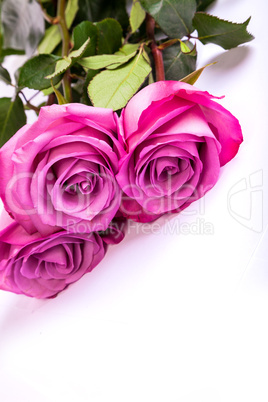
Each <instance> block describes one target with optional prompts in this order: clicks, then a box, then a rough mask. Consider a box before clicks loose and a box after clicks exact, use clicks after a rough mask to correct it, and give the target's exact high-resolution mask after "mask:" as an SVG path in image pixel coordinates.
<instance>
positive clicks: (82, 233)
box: [0, 0, 253, 298]
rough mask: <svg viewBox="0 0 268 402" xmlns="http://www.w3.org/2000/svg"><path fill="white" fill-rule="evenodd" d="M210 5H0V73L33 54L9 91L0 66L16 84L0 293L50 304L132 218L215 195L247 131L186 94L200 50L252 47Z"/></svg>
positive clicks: (4, 124)
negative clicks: (12, 59)
mask: <svg viewBox="0 0 268 402" xmlns="http://www.w3.org/2000/svg"><path fill="white" fill-rule="evenodd" d="M126 3H127V4H126ZM211 3H213V0H189V1H187V2H186V1H184V0H162V1H157V0H140V1H138V0H133V1H132V2H126V1H125V0H113V1H110V2H105V1H95V0H85V1H84V0H68V2H66V1H65V0H39V1H28V0H20V1H16V2H15V1H13V0H11V1H10V0H2V1H1V2H0V7H1V8H0V12H1V27H0V63H2V62H3V63H4V62H5V58H6V57H8V56H9V55H12V54H24V53H26V55H27V56H28V58H27V61H26V62H25V63H24V64H23V65H22V66H21V67H20V68H19V70H18V71H17V74H15V82H14V80H12V79H11V77H10V74H9V72H8V71H7V69H6V68H5V67H4V66H3V65H2V64H0V78H1V79H2V80H3V81H5V82H6V84H8V85H12V86H13V87H14V97H13V98H0V143H1V146H2V148H1V150H0V172H1V173H0V175H1V177H0V196H1V198H2V201H3V204H4V208H5V210H4V211H3V212H2V216H1V232H0V288H1V289H4V290H9V291H12V292H15V293H22V294H25V295H28V296H33V297H37V298H46V297H53V296H55V295H57V294H58V293H59V292H60V291H62V290H63V289H65V288H66V287H67V286H68V285H69V284H71V283H73V282H75V281H77V280H78V279H79V278H81V277H82V276H83V275H84V274H85V273H87V272H90V271H91V270H92V269H93V268H94V267H95V266H96V265H97V264H98V263H99V262H100V261H101V260H102V258H103V257H104V255H105V252H106V250H107V247H108V245H109V244H117V243H119V242H120V241H121V240H122V239H123V237H124V226H125V223H126V221H127V219H132V220H134V221H137V222H152V221H154V220H155V219H157V218H158V217H160V216H163V215H165V214H170V213H178V212H180V211H182V210H183V209H184V208H186V207H187V206H188V205H190V204H191V203H192V202H193V201H195V200H198V199H199V198H200V197H203V196H204V194H205V193H206V192H207V191H208V190H210V189H211V188H212V187H213V186H214V185H215V183H216V182H217V180H218V177H219V171H220V168H221V167H222V166H223V165H225V164H226V163H227V162H229V161H230V160H231V159H232V158H233V157H234V156H235V155H236V153H237V151H238V149H239V146H240V144H241V142H242V132H241V128H240V125H239V122H238V120H237V119H236V118H235V117H234V116H233V115H232V114H231V113H230V112H229V111H227V110H226V109H225V108H223V107H222V106H221V105H220V104H219V103H217V102H216V101H215V100H213V99H215V98H214V97H213V96H212V95H210V94H209V93H207V92H204V91H201V90H199V89H197V88H196V87H195V86H193V84H195V82H196V80H197V79H198V77H199V76H200V74H201V73H202V71H203V69H204V68H205V67H202V68H200V69H199V70H196V59H197V51H196V41H197V40H199V41H201V42H202V43H203V44H206V43H214V44H217V45H220V46H222V47H223V48H224V49H230V48H233V47H235V46H238V45H240V44H242V43H244V42H247V41H250V40H252V39H253V37H252V35H251V34H249V33H248V32H247V25H248V23H249V20H247V21H245V22H244V23H241V24H238V23H232V22H229V21H225V20H222V19H219V18H218V17H216V16H213V15H210V14H208V13H207V12H205V10H206V8H207V7H208V6H209V5H210V4H211ZM24 88H30V89H33V90H36V91H37V92H36V93H39V92H40V91H42V92H43V94H44V96H45V102H44V103H43V104H41V105H33V104H32V101H31V100H29V99H28V98H26V96H25V93H24ZM27 109H33V110H34V111H35V112H36V114H37V119H36V121H35V122H34V123H33V124H31V125H27V124H26V115H25V110H27Z"/></svg>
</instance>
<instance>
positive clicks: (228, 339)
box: [0, 0, 268, 402]
mask: <svg viewBox="0 0 268 402" xmlns="http://www.w3.org/2000/svg"><path fill="white" fill-rule="evenodd" d="M211 13H213V14H215V15H218V16H219V17H221V18H226V19H229V20H233V21H236V22H243V21H245V20H246V19H247V18H248V17H249V15H252V20H251V22H250V24H249V31H250V32H252V33H253V34H254V35H255V37H256V39H255V40H254V41H253V42H250V43H249V44H246V45H244V46H241V47H239V48H237V49H234V50H231V51H229V52H225V51H224V50H222V49H221V48H219V47H217V46H214V45H206V46H202V45H201V46H200V52H199V55H200V58H199V65H198V67H201V66H203V65H204V64H207V63H209V62H211V61H214V60H217V61H218V63H217V64H216V65H214V66H212V67H210V68H208V69H207V70H206V71H205V72H204V73H203V75H202V77H201V78H200V79H199V81H198V83H197V86H198V87H199V88H201V89H204V90H208V91H209V92H211V93H213V94H215V95H218V96H220V95H222V94H225V95H226V98H225V99H224V100H222V101H221V103H222V104H223V105H224V106H225V107H226V108H228V109H229V110H230V111H231V112H232V113H233V114H234V115H236V116H237V117H238V119H239V120H240V123H241V126H242V129H243V134H244V143H243V145H242V146H241V149H240V152H239V154H238V155H237V157H236V158H235V159H234V160H233V161H231V162H230V163H229V164H228V165H227V166H225V167H224V168H223V169H222V171H221V177H220V180H219V182H218V183H217V185H216V186H215V187H214V188H213V189H212V190H211V191H210V192H209V193H208V194H207V195H206V196H205V198H204V199H203V200H200V201H199V202H198V203H196V204H193V205H192V206H190V208H188V209H187V211H185V212H184V213H183V214H182V215H180V216H174V217H173V218H172V219H171V220H170V221H169V222H167V223H166V224H164V222H160V223H161V226H159V228H157V227H154V231H155V233H149V230H148V227H145V229H146V230H143V229H142V227H141V226H139V225H136V224H132V225H131V226H132V227H131V228H130V233H129V234H127V236H126V239H125V240H124V241H123V242H122V243H121V244H119V245H118V246H114V247H111V248H110V249H109V251H108V253H107V256H106V258H105V259H104V260H103V261H102V262H101V264H100V265H99V266H98V267H97V268H96V269H95V270H94V271H93V272H92V273H90V274H87V275H85V276H84V277H83V278H82V279H81V280H80V281H79V282H77V283H76V284H74V285H72V286H71V287H70V288H69V289H68V290H67V291H64V292H63V293H61V294H60V295H59V296H58V297H57V298H56V299H53V300H44V301H40V300H34V299H31V298H27V297H25V296H18V295H13V294H11V293H7V292H4V291H2V292H1V293H0V398H1V401H3V402H13V401H20V402H36V401H38V402H59V401H60V402H61V401H64V402H73V401H78V402H84V401H90V402H108V401H117V402H126V401H127V402H136V401H139V402H163V401H164V402H240V401H243V402H264V401H265V402H267V400H268V386H267V376H268V341H267V339H268V325H267V309H268V264H267V261H268V259H267V245H268V233H267V222H268V216H267V208H266V205H267V184H268V180H267V174H268V162H267V149H268V148H267V146H268V141H267V136H268V132H267V131H268V130H267V128H268V124H267V90H268V88H267V78H266V77H267V64H268V63H267V61H268V60H267V45H268V41H267V15H268V6H267V3H266V2H265V1H264V0H256V1H254V2H252V1H251V0H218V1H217V2H216V4H215V5H214V6H213V8H212V10H211ZM8 63H9V64H12V63H13V65H14V60H13V59H11V61H8ZM15 67H16V68H17V67H18V65H16V66H15ZM0 91H1V96H4V95H5V94H8V89H6V88H5V86H4V84H1V86H0ZM142 231H143V232H145V233H142ZM211 231H212V232H213V233H211ZM137 232H139V233H137ZM207 232H209V233H210V234H209V233H207Z"/></svg>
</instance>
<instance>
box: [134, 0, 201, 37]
mask: <svg viewBox="0 0 268 402" xmlns="http://www.w3.org/2000/svg"><path fill="white" fill-rule="evenodd" d="M140 2H141V5H142V6H143V8H144V9H145V10H146V11H147V12H148V13H149V14H150V15H151V16H152V17H153V18H154V19H155V21H156V22H157V23H158V25H159V26H160V28H161V29H162V30H163V31H164V32H165V33H166V34H167V35H168V36H169V37H170V38H182V37H183V36H184V35H187V34H189V33H190V32H191V31H192V19H193V16H194V13H195V11H196V0H140Z"/></svg>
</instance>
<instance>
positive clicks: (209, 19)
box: [193, 12, 254, 49]
mask: <svg viewBox="0 0 268 402" xmlns="http://www.w3.org/2000/svg"><path fill="white" fill-rule="evenodd" d="M249 21H250V18H248V19H247V20H246V21H245V22H243V23H242V24H237V23H234V22H229V21H225V20H221V19H220V18H218V17H215V16H214V15H209V14H206V13H202V12H198V13H196V14H195V17H194V19H193V25H194V27H195V29H197V31H198V37H199V39H200V41H201V42H202V43H204V44H206V43H215V44H216V45H219V46H221V47H223V48H224V49H231V48H233V47H236V46H238V45H241V44H242V43H245V42H249V41H251V40H252V39H254V36H252V35H251V34H250V33H248V32H247V26H248V23H249Z"/></svg>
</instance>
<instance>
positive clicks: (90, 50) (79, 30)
mask: <svg viewBox="0 0 268 402" xmlns="http://www.w3.org/2000/svg"><path fill="white" fill-rule="evenodd" d="M88 38H90V42H89V45H88V47H87V49H86V51H85V53H84V57H89V56H94V54H96V46H97V40H98V28H97V27H96V25H94V24H93V23H92V22H90V21H83V22H81V24H79V25H77V26H76V27H75V28H74V30H73V41H74V48H73V50H76V49H79V48H80V47H81V46H82V45H83V43H85V41H86V40H87V39H88Z"/></svg>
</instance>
